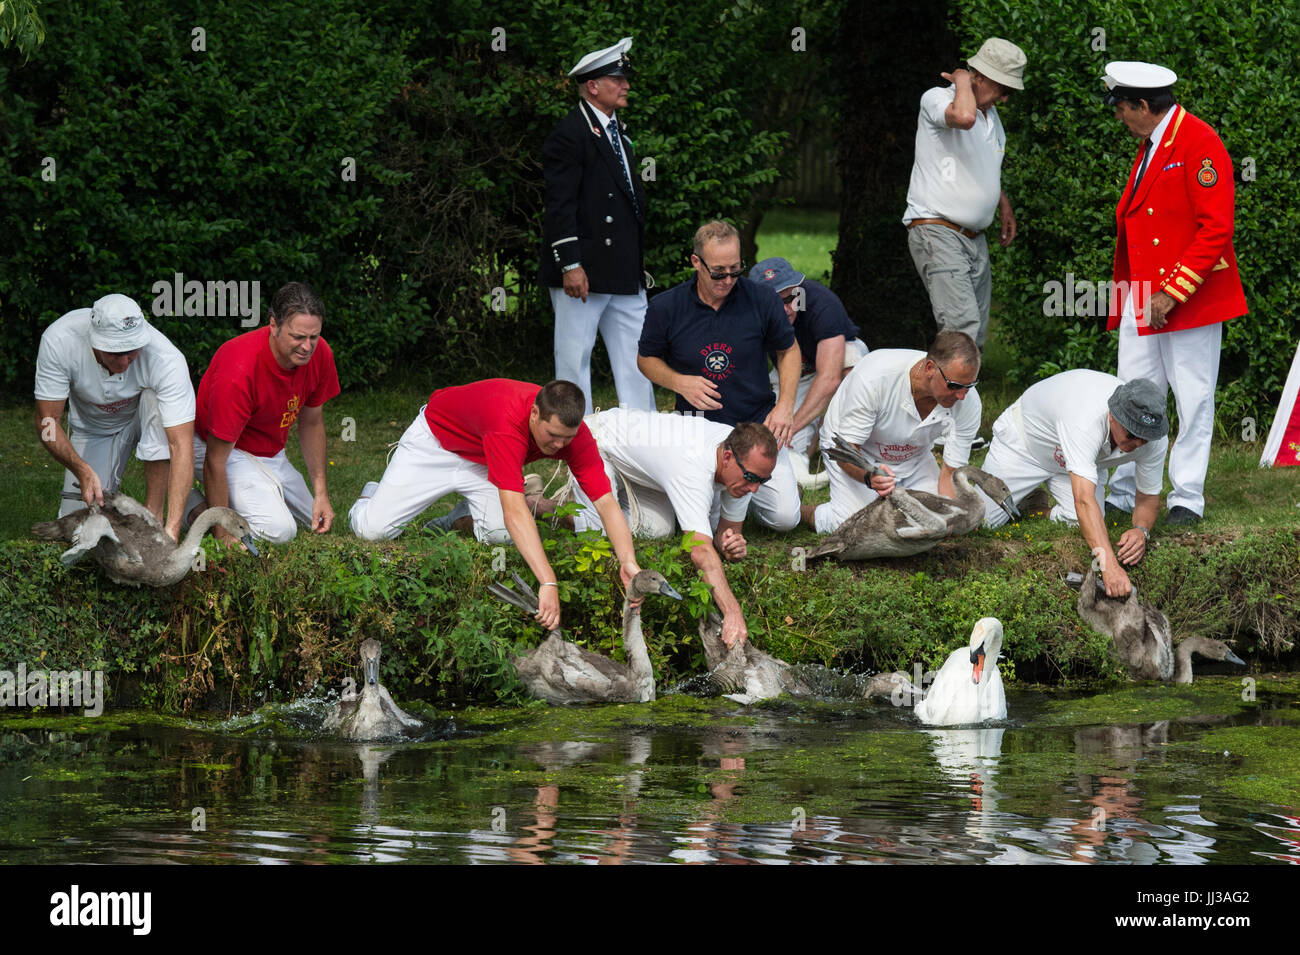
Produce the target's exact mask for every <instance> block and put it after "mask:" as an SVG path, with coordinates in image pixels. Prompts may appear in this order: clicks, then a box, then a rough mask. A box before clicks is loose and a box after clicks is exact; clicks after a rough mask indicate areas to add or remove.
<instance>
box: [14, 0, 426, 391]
mask: <svg viewBox="0 0 1300 955" xmlns="http://www.w3.org/2000/svg"><path fill="white" fill-rule="evenodd" d="M364 12H365V5H364V4H360V3H355V2H352V0H313V2H311V3H302V4H285V3H277V4H271V5H267V4H263V3H256V2H249V0H243V2H232V3H226V4H219V5H216V6H213V5H211V4H204V3H197V2H188V0H179V2H172V0H167V2H160V0H140V2H134V3H131V4H120V3H115V2H107V0H81V2H51V3H46V4H42V6H41V13H42V15H43V16H44V17H45V19H46V23H47V26H48V28H49V33H48V35H47V39H46V42H45V44H44V45H43V46H42V47H41V48H40V50H39V51H38V52H37V53H36V54H35V55H34V56H33V57H32V59H31V61H30V62H28V63H25V64H23V63H21V62H20V60H19V58H18V56H17V54H16V53H9V54H6V55H5V56H4V57H3V58H0V96H2V97H3V98H4V100H5V103H6V107H5V109H4V110H3V112H0V188H3V191H4V195H5V201H4V204H3V207H2V210H0V222H3V225H2V226H0V262H2V263H3V267H2V268H0V333H2V334H3V336H4V339H5V341H6V342H7V344H8V346H10V347H6V348H5V349H4V350H3V352H2V353H0V354H2V355H3V357H2V358H0V382H3V383H8V384H11V385H12V384H15V383H16V382H18V381H19V380H20V379H23V378H25V376H26V374H27V373H28V370H29V369H30V363H31V361H32V359H33V357H34V351H35V345H36V342H37V341H38V339H39V336H40V332H41V330H42V329H43V328H44V326H45V325H46V324H48V323H49V322H50V321H51V320H53V319H54V318H56V317H57V316H58V315H60V314H62V313H63V312H65V311H68V310H69V309H72V308H78V307H83V306H88V305H89V304H90V303H91V302H92V301H93V300H94V299H95V298H96V297H98V296H99V295H101V294H103V293H105V292H108V291H120V292H125V293H126V294H128V295H131V296H132V297H134V298H136V299H137V301H139V302H140V303H141V305H142V307H143V308H145V310H146V312H148V311H149V310H150V308H151V305H152V303H153V301H154V294H153V292H152V288H153V283H154V282H156V281H159V280H167V281H170V280H171V279H172V276H173V275H174V274H175V273H177V272H180V273H183V274H184V275H185V276H186V278H187V279H196V280H199V281H201V282H207V281H248V282H251V281H259V282H260V283H261V296H262V301H261V312H262V314H263V316H264V315H265V312H266V308H267V306H268V304H269V300H270V297H271V295H273V294H274V292H275V289H276V288H278V287H279V285H280V284H282V283H283V282H285V281H288V280H290V279H304V278H305V279H307V280H309V281H311V282H312V283H313V284H314V285H315V286H316V287H317V289H318V291H320V292H321V294H322V295H323V297H324V300H325V302H326V308H327V312H328V314H327V324H326V335H327V336H328V337H330V338H332V339H333V340H334V344H335V347H336V350H337V352H338V357H339V367H340V370H341V371H342V373H343V375H344V377H345V378H346V379H347V380H348V381H350V382H355V381H360V380H364V379H365V378H366V377H367V376H368V375H369V374H373V373H374V372H375V371H377V370H379V369H381V368H383V367H384V366H385V365H386V363H387V362H388V361H390V360H391V358H392V356H393V355H395V354H397V353H399V352H400V350H401V348H402V347H403V346H404V345H409V343H410V342H412V341H414V340H415V339H416V338H418V337H419V334H420V331H421V328H422V321H423V320H424V318H425V307H424V305H423V303H422V302H420V301H419V300H417V298H416V297H415V290H414V288H413V287H411V286H410V285H409V284H408V283H402V282H400V281H388V280H386V279H385V278H384V277H383V276H382V275H381V274H380V272H379V270H378V268H377V266H376V263H375V261H374V260H373V259H371V258H368V253H370V252H371V250H372V247H373V246H374V244H375V243H376V241H377V236H378V234H379V227H380V222H381V217H382V195H383V192H384V190H385V189H386V188H387V187H388V186H389V185H391V183H392V182H393V180H394V174H393V173H391V172H390V171H388V170H387V169H385V168H384V166H383V165H382V164H381V163H380V162H379V160H378V158H377V150H378V144H379V140H380V136H381V134H382V132H383V130H384V128H385V126H386V123H387V117H386V115H385V113H386V110H387V108H388V106H389V104H390V103H391V101H392V100H393V98H394V97H395V96H396V95H397V92H398V90H399V89H400V87H401V86H402V84H403V83H404V82H405V81H406V78H407V76H408V73H409V68H410V66H409V63H408V62H407V60H406V58H405V56H404V45H405V44H404V40H403V39H402V37H400V36H399V35H395V34H393V33H391V32H389V31H387V30H382V29H378V28H375V27H374V26H373V25H370V24H368V23H367V22H366V20H365V17H364ZM196 29H202V30H203V31H204V32H203V34H202V35H201V37H200V36H199V35H196V34H195V33H194V32H193V31H194V30H196ZM200 40H201V43H200ZM198 45H202V46H204V47H205V49H203V50H196V49H194V47H195V46H198ZM47 157H48V158H49V159H50V160H52V161H53V166H52V167H51V166H50V165H49V163H47V162H46V158H47ZM347 158H352V159H354V160H355V161H356V167H357V175H356V181H354V182H353V181H345V180H344V178H343V176H342V173H343V169H344V167H343V162H344V160H345V159H347ZM51 173H52V174H53V179H52V181H51V180H50V178H49V177H50V174H51ZM157 324H158V325H159V327H160V328H161V329H162V330H163V331H164V332H165V333H166V334H167V335H168V336H169V337H171V339H172V340H173V341H174V342H176V344H177V345H178V346H180V347H181V348H182V350H183V351H184V352H185V354H186V357H187V358H188V360H189V362H190V366H191V372H192V373H194V374H195V375H196V376H197V374H198V373H199V372H201V371H202V369H203V368H204V367H205V366H206V364H207V361H208V359H209V358H210V357H211V355H212V352H213V351H214V350H215V349H216V347H217V346H218V345H219V344H220V343H221V342H222V341H224V340H225V339H227V338H228V337H230V336H232V335H234V334H237V333H239V332H240V331H241V330H243V329H241V327H240V325H239V320H238V319H237V318H197V317H192V318H184V317H181V318H175V319H160V320H158V323H157ZM362 329H364V330H365V332H366V334H365V335H361V334H358V333H359V332H360V331H361V330H362ZM29 381H30V379H26V380H23V381H22V382H21V383H22V384H23V385H26V384H27V383H28V382H29Z"/></svg>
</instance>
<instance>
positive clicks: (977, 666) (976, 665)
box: [970, 647, 984, 683]
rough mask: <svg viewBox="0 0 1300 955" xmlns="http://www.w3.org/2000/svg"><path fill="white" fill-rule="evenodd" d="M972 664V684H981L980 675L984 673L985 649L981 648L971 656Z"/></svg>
mask: <svg viewBox="0 0 1300 955" xmlns="http://www.w3.org/2000/svg"><path fill="white" fill-rule="evenodd" d="M970 662H971V665H972V669H971V673H970V678H971V682H972V683H979V681H980V674H981V673H983V672H984V648H983V647H980V648H979V649H978V650H976V651H975V652H974V653H972V654H971V661H970Z"/></svg>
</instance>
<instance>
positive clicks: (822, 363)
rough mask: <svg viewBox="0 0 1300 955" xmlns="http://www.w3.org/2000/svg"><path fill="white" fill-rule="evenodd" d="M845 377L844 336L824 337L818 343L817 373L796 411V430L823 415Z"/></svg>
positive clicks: (801, 428)
mask: <svg viewBox="0 0 1300 955" xmlns="http://www.w3.org/2000/svg"><path fill="white" fill-rule="evenodd" d="M843 377H844V336H843V335H835V336H832V337H831V338H823V339H822V340H821V341H819V342H818V343H817V374H816V376H815V377H814V378H813V380H812V384H811V385H809V386H808V394H806V395H805V396H804V399H803V404H801V405H800V406H799V410H798V411H796V412H795V413H794V430H795V432H796V433H797V432H799V431H802V430H803V429H804V428H806V427H808V425H810V424H812V423H813V422H814V421H816V420H817V419H818V418H820V417H821V416H822V414H823V413H825V411H826V406H827V405H829V404H830V403H831V398H833V397H834V396H835V389H836V388H838V387H839V386H840V380H841V379H842V378H843Z"/></svg>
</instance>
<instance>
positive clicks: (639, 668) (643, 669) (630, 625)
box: [623, 598, 654, 679]
mask: <svg viewBox="0 0 1300 955" xmlns="http://www.w3.org/2000/svg"><path fill="white" fill-rule="evenodd" d="M623 653H624V654H626V655H627V663H628V666H629V667H630V668H631V670H632V673H633V675H634V676H636V677H638V678H642V677H646V676H650V675H651V674H652V673H653V672H654V671H653V670H652V669H651V666H650V654H649V652H647V650H646V645H645V636H644V634H642V632H641V614H640V611H639V608H637V607H633V606H632V601H631V598H625V599H624V600H623ZM651 678H652V679H653V677H651Z"/></svg>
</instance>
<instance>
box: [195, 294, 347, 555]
mask: <svg viewBox="0 0 1300 955" xmlns="http://www.w3.org/2000/svg"><path fill="white" fill-rule="evenodd" d="M269 317H270V324H269V325H268V326H267V327H266V328H256V329H254V330H253V331H251V332H246V333H245V334H243V335H240V336H239V337H237V338H232V339H231V340H230V341H228V342H226V343H225V344H224V345H222V346H221V347H220V348H218V349H217V353H216V354H215V355H213V356H212V363H211V364H209V365H208V370H207V371H205V372H204V373H203V380H202V381H200V382H199V394H198V409H197V416H196V418H195V421H194V431H195V442H194V444H195V449H194V466H195V470H196V471H198V472H199V473H200V475H201V477H202V480H203V486H204V488H205V489H206V491H207V503H208V505H210V506H212V507H231V508H234V509H235V510H236V511H237V512H238V513H239V514H240V515H241V516H242V517H243V518H244V519H245V520H247V521H248V523H249V525H250V526H251V527H252V528H253V534H254V536H256V537H259V538H262V539H263V540H268V541H270V542H271V543H273V544H285V543H288V542H289V541H291V540H293V538H294V537H295V536H296V535H297V533H298V528H297V524H298V523H301V524H305V525H307V526H308V527H310V528H311V529H312V530H314V531H315V532H316V533H318V534H323V533H325V532H326V531H328V530H329V529H330V525H332V524H333V523H334V509H333V508H332V507H331V506H330V499H329V493H328V491H327V489H326V482H325V464H326V461H325V413H324V404H325V402H327V401H329V400H330V399H331V398H333V397H334V396H335V395H337V394H338V393H339V376H338V371H337V370H336V369H335V367H334V355H333V353H332V352H331V351H330V347H329V345H327V344H325V339H323V338H321V337H320V333H321V325H322V324H323V323H324V320H325V306H324V304H323V303H322V302H321V300H320V298H319V297H318V296H317V295H316V293H315V292H313V291H312V290H311V288H310V287H308V286H307V285H305V284H303V283H302V282H290V283H289V284H288V285H286V286H284V288H282V289H280V291H278V292H276V293H275V298H273V299H272V300H271V313H270V316H269ZM295 421H297V422H298V442H299V444H300V445H301V446H302V456H303V458H304V460H305V461H306V463H307V472H308V474H310V475H311V483H312V490H310V491H309V490H308V489H307V483H306V482H305V481H304V480H303V477H302V474H300V473H299V472H298V471H297V470H296V469H295V468H294V467H293V465H292V464H290V463H289V459H288V457H287V456H286V455H285V453H284V446H285V442H286V441H287V440H288V437H289V429H290V428H291V427H292V426H293V423H294V422H295ZM197 510H198V509H196V511H195V512H191V519H192V518H193V516H194V514H195V513H196V512H197ZM295 521H296V522H297V523H295ZM217 533H218V536H219V537H222V538H223V539H224V538H225V537H228V536H229V535H226V534H225V533H224V532H223V531H220V530H218V532H217ZM231 539H232V540H233V538H231Z"/></svg>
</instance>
